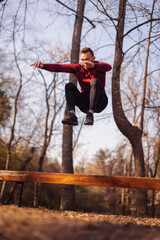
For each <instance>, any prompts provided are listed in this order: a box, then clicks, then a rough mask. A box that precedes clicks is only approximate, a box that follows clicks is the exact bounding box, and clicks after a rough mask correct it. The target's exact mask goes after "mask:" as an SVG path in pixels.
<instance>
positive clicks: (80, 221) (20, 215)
mask: <svg viewBox="0 0 160 240" xmlns="http://www.w3.org/2000/svg"><path fill="white" fill-rule="evenodd" d="M63 239H65V240H80V239H84V240H94V239H95V240H122V239H123V240H126V239H127V240H133V239H134V240H137V239H141V240H159V239H160V219H156V218H154V219H152V218H134V217H130V216H115V215H106V214H103V215H102V214H95V213H81V212H71V211H64V212H58V211H48V210H45V209H32V208H18V207H15V206H2V205H1V206H0V240H63Z"/></svg>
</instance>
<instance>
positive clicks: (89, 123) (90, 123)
mask: <svg viewBox="0 0 160 240" xmlns="http://www.w3.org/2000/svg"><path fill="white" fill-rule="evenodd" d="M84 125H90V126H91V125H93V122H84Z"/></svg>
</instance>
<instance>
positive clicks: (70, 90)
mask: <svg viewBox="0 0 160 240" xmlns="http://www.w3.org/2000/svg"><path fill="white" fill-rule="evenodd" d="M77 94H79V91H78V89H77V87H76V86H75V85H74V84H73V83H71V82H69V83H67V84H66V86H65V96H66V101H67V105H68V109H69V116H68V117H65V118H64V119H63V120H62V123H63V124H67V125H73V126H74V125H78V121H77V117H76V115H75V101H76V95H77Z"/></svg>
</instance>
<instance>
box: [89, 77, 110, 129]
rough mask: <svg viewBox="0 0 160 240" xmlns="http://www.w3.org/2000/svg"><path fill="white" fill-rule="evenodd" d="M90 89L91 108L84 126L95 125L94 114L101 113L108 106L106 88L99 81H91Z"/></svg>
mask: <svg viewBox="0 0 160 240" xmlns="http://www.w3.org/2000/svg"><path fill="white" fill-rule="evenodd" d="M90 84H91V89H90V107H89V111H88V113H87V116H86V120H85V122H84V125H93V122H94V118H93V115H94V112H101V111H103V109H104V108H105V107H106V106H107V104H108V98H107V96H106V94H105V91H104V88H103V87H102V85H101V84H100V83H99V81H98V80H97V79H92V80H91V83H90Z"/></svg>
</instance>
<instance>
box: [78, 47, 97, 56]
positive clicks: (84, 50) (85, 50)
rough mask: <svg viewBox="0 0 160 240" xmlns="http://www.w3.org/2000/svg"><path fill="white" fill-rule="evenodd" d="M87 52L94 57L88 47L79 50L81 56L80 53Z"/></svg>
mask: <svg viewBox="0 0 160 240" xmlns="http://www.w3.org/2000/svg"><path fill="white" fill-rule="evenodd" d="M87 52H90V53H91V54H92V56H94V53H93V51H92V49H90V48H89V47H85V48H82V49H81V54H82V53H87Z"/></svg>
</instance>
